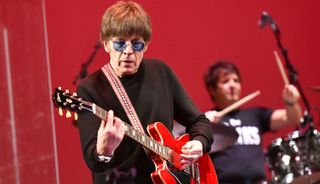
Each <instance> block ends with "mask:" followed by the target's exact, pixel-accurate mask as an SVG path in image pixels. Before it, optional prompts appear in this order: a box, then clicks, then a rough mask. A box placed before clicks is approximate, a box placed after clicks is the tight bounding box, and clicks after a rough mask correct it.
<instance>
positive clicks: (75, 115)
mask: <svg viewBox="0 0 320 184" xmlns="http://www.w3.org/2000/svg"><path fill="white" fill-rule="evenodd" d="M74 120H78V114H77V113H76V112H75V113H74Z"/></svg>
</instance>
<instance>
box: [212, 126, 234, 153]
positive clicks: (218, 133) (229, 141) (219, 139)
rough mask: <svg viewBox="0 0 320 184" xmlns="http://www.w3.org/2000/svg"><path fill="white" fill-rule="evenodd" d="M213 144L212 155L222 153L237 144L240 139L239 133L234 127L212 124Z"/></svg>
mask: <svg viewBox="0 0 320 184" xmlns="http://www.w3.org/2000/svg"><path fill="white" fill-rule="evenodd" d="M212 131H213V138H214V141H213V144H212V145H211V150H210V153H214V152H218V151H221V150H223V149H225V148H227V147H229V146H232V145H234V144H235V142H236V140H237V139H238V136H239V134H238V132H237V131H236V129H235V128H234V127H232V126H226V125H224V124H222V123H214V124H212Z"/></svg>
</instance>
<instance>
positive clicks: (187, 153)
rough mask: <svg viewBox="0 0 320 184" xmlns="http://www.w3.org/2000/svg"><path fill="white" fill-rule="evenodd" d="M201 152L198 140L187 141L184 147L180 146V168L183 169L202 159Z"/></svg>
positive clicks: (201, 148) (201, 147)
mask: <svg viewBox="0 0 320 184" xmlns="http://www.w3.org/2000/svg"><path fill="white" fill-rule="evenodd" d="M202 150H203V145H202V143H201V142H200V141H198V140H192V141H188V142H187V143H186V144H185V145H184V146H182V148H181V151H182V154H180V158H181V165H182V168H185V167H186V166H188V165H190V164H191V163H192V162H195V161H197V160H198V159H199V158H200V157H202V155H203V152H202Z"/></svg>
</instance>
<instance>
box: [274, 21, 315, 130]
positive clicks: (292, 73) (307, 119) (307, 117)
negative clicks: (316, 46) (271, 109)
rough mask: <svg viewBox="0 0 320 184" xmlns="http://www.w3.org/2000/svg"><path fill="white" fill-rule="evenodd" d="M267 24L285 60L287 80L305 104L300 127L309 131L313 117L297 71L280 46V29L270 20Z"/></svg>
mask: <svg viewBox="0 0 320 184" xmlns="http://www.w3.org/2000/svg"><path fill="white" fill-rule="evenodd" d="M269 24H270V26H271V28H272V32H273V34H274V36H275V38H276V41H277V45H278V47H279V49H280V51H281V54H282V56H283V58H284V60H285V63H286V67H287V69H288V73H289V80H290V83H291V84H293V85H295V86H296V87H297V88H298V91H299V93H300V95H301V98H302V100H303V103H304V104H305V107H306V111H305V112H304V117H303V120H302V122H301V126H302V127H305V126H306V125H309V127H310V128H311V129H313V128H314V125H313V117H312V116H311V114H310V110H311V108H310V104H309V101H308V99H307V98H306V96H305V94H304V91H303V89H302V87H301V85H300V82H299V80H298V73H297V70H296V69H295V68H294V66H293V65H292V64H291V62H290V60H289V57H288V50H287V49H286V48H284V47H283V45H282V42H281V39H280V37H281V33H280V29H279V27H278V26H277V25H276V23H275V22H274V21H273V20H272V19H271V20H270V21H269Z"/></svg>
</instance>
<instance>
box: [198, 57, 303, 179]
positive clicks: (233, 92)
mask: <svg viewBox="0 0 320 184" xmlns="http://www.w3.org/2000/svg"><path fill="white" fill-rule="evenodd" d="M204 81H205V84H206V87H207V90H208V92H209V95H210V97H211V100H212V102H213V103H214V105H215V106H214V108H212V109H211V110H210V111H207V112H206V113H205V114H206V116H207V118H208V119H209V120H210V121H211V122H214V123H224V124H225V125H227V126H233V127H235V129H236V131H237V133H238V134H239V137H238V139H237V140H236V142H235V145H233V146H231V147H228V148H226V149H224V150H222V151H219V152H214V153H211V154H210V156H211V159H212V161H213V163H214V166H215V169H216V172H217V175H218V178H219V183H220V184H254V183H259V182H261V181H263V180H266V174H265V167H264V161H265V160H264V153H263V150H262V147H261V143H262V134H263V133H265V132H268V131H276V130H279V129H281V128H283V127H286V126H289V125H292V126H299V124H300V119H301V117H302V113H301V109H300V105H299V103H298V100H299V98H300V95H299V92H298V90H297V89H296V87H295V86H293V85H285V86H284V89H283V92H282V98H283V101H284V108H283V109H274V110H273V109H270V108H262V107H252V108H247V109H239V108H238V109H235V110H233V111H231V112H229V113H227V114H226V115H224V116H222V117H219V113H217V112H219V111H221V110H222V109H224V108H226V107H228V106H229V105H231V104H233V103H234V102H236V101H238V100H239V99H240V95H241V76H240V72H239V70H238V68H237V66H236V65H235V64H233V63H231V62H229V61H217V62H216V63H215V64H214V65H212V66H211V67H210V68H209V70H208V71H207V73H206V74H205V76H204Z"/></svg>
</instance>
